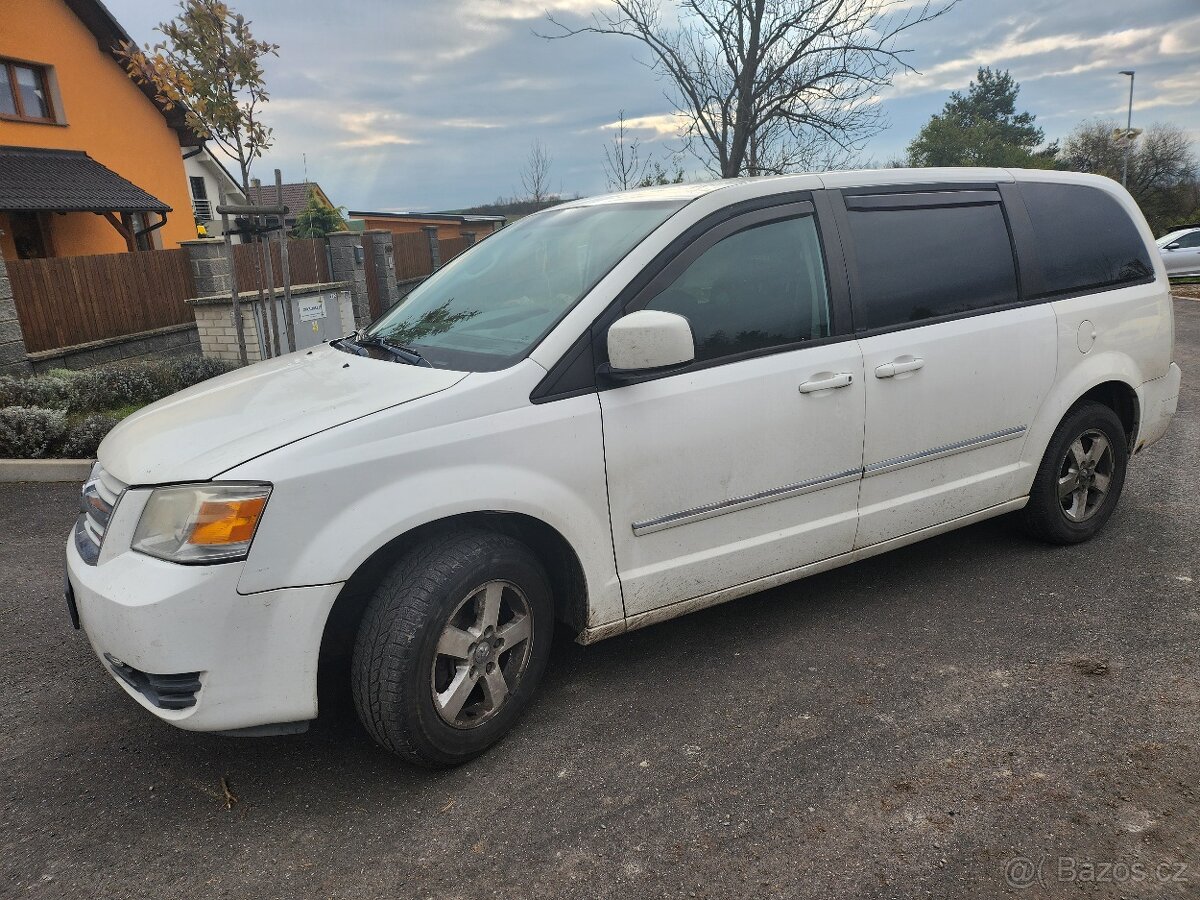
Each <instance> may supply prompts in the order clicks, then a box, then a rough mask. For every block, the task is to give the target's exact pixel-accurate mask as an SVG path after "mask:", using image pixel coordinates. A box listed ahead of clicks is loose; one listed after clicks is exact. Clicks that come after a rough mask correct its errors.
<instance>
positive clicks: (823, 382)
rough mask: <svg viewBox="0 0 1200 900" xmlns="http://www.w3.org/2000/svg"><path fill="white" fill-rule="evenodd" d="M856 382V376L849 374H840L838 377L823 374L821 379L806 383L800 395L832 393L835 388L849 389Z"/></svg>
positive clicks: (801, 387) (801, 386)
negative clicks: (821, 392) (819, 392)
mask: <svg viewBox="0 0 1200 900" xmlns="http://www.w3.org/2000/svg"><path fill="white" fill-rule="evenodd" d="M853 382H854V376H853V375H851V374H850V373H849V372H839V373H838V374H836V375H826V374H824V373H822V374H821V377H820V378H814V379H812V380H811V381H805V382H804V383H803V384H801V385H800V393H802V394H811V393H814V392H815V391H831V390H833V389H834V388H844V387H849V386H850V385H851V384H853Z"/></svg>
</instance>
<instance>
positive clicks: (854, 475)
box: [633, 469, 862, 536]
mask: <svg viewBox="0 0 1200 900" xmlns="http://www.w3.org/2000/svg"><path fill="white" fill-rule="evenodd" d="M860 477H862V470H861V469H847V470H846V471H845V472H838V473H837V474H835V475H824V476H822V477H820V478H813V479H812V480H810V481H800V482H797V483H796V484H788V485H784V486H783V487H778V488H772V489H771V490H769V491H759V492H758V493H757V494H747V495H746V496H744V497H734V498H733V499H732V500H721V501H719V502H717V503H708V504H705V505H704V506H696V507H693V508H692V509H685V510H683V511H682V512H677V513H671V515H669V516H660V517H659V518H657V519H646V520H645V521H644V522H634V523H633V533H634V534H636V535H638V536H641V535H643V534H652V533H653V532H655V531H662V530H663V529H665V528H674V527H675V526H676V525H685V524H687V523H688V522H699V521H700V520H701V519H711V518H712V517H713V516H723V515H725V514H726V513H731V512H735V511H737V510H739V509H749V508H750V507H752V506H761V505H763V504H764V503H774V502H775V501H776V500H784V499H786V498H788V497H796V496H799V495H800V494H808V493H811V492H812V491H820V490H824V489H825V488H831V487H834V486H836V485H839V484H848V483H849V482H851V481H857V480H858V479H859V478H860Z"/></svg>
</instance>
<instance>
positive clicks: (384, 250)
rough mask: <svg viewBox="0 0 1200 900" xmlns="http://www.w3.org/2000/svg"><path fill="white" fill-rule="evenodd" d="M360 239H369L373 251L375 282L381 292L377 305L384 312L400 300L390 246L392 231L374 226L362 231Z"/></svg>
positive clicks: (393, 258)
mask: <svg viewBox="0 0 1200 900" xmlns="http://www.w3.org/2000/svg"><path fill="white" fill-rule="evenodd" d="M362 239H363V243H366V242H368V241H370V243H371V246H372V248H373V249H374V251H375V254H374V259H375V283H376V284H377V285H379V290H380V293H381V296H380V298H379V305H380V307H381V308H382V309H383V311H384V312H386V311H387V310H389V309H391V308H392V307H393V306H395V305H396V303H397V302H399V300H400V295H399V293H398V292H397V290H396V257H395V251H394V249H393V248H392V233H391V232H390V231H385V230H384V229H382V228H375V229H370V230H367V231H364V232H363V235H362Z"/></svg>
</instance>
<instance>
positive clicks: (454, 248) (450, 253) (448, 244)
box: [438, 237, 470, 266]
mask: <svg viewBox="0 0 1200 900" xmlns="http://www.w3.org/2000/svg"><path fill="white" fill-rule="evenodd" d="M469 246H470V244H468V243H467V239H466V238H464V237H456V238H446V239H445V240H440V241H438V251H439V255H440V256H441V257H442V265H443V266H444V265H445V264H446V263H448V262H450V260H452V259H454V257H456V256H458V254H460V253H462V252H463V251H464V250H466V249H467V247H469Z"/></svg>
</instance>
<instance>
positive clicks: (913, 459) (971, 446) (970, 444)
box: [863, 425, 1025, 478]
mask: <svg viewBox="0 0 1200 900" xmlns="http://www.w3.org/2000/svg"><path fill="white" fill-rule="evenodd" d="M1024 433H1025V426H1024V425H1018V426H1016V427H1015V428H1005V429H1004V430H1003V431H993V432H992V433H991V434H981V435H980V436H979V437H973V438H967V440H965V441H955V442H954V443H953V444H943V445H942V446H940V447H933V448H932V449H930V450H922V451H921V452H920V453H910V454H909V455H908V456H897V457H894V458H893V459H885V460H883V461H882V462H877V463H871V464H870V465H869V466H867V467H865V468H864V469H863V478H870V477H871V476H872V475H879V474H881V473H883V472H891V471H894V470H895V469H903V468H904V467H905V466H913V465H916V464H917V463H923V462H929V461H930V460H932V459H939V458H941V457H943V456H953V455H954V454H955V453H963V452H965V451H967V450H977V449H979V448H980V447H986V446H988V445H989V444H1002V443H1004V442H1005V441H1011V440H1015V439H1016V438H1019V437H1021V435H1023V434H1024Z"/></svg>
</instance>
